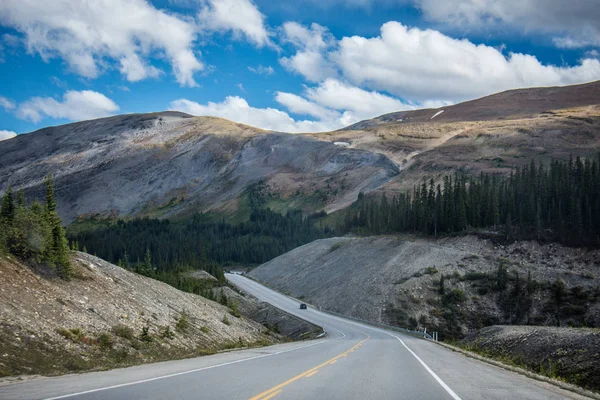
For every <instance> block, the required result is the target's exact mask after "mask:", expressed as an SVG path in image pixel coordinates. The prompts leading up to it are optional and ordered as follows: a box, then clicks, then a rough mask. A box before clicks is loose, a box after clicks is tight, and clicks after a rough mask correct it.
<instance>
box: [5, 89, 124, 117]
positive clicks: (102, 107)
mask: <svg viewBox="0 0 600 400" xmlns="http://www.w3.org/2000/svg"><path fill="white" fill-rule="evenodd" d="M118 110H119V106H118V105H116V104H115V103H114V102H113V101H112V100H111V99H109V98H108V97H106V96H104V95H103V94H101V93H98V92H94V91H91V90H82V91H79V92H78V91H75V90H68V91H67V92H65V94H64V95H63V98H62V101H59V100H56V99H54V98H52V97H32V98H31V99H29V100H27V101H25V102H23V103H21V104H19V106H18V108H17V110H16V115H17V117H18V118H21V119H27V120H30V121H32V122H35V123H37V122H39V121H41V120H42V119H43V118H45V117H51V118H57V119H68V120H70V121H81V120H86V119H93V118H100V117H106V116H109V115H112V114H114V113H116V112H117V111H118Z"/></svg>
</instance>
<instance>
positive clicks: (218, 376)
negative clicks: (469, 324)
mask: <svg viewBox="0 0 600 400" xmlns="http://www.w3.org/2000/svg"><path fill="white" fill-rule="evenodd" d="M227 278H228V279H229V280H230V281H231V282H233V283H234V284H236V285H237V286H239V287H240V288H242V289H244V290H246V291H248V292H250V293H252V294H253V295H255V296H256V297H258V298H259V299H261V300H263V301H267V302H269V303H271V304H273V305H275V306H277V307H279V308H281V309H283V310H285V311H287V312H289V313H292V314H295V315H298V316H301V317H302V318H304V319H307V320H309V321H311V322H313V323H315V324H318V325H321V326H323V327H324V328H325V330H326V332H327V336H326V337H324V338H322V339H318V340H313V341H307V342H296V343H289V344H283V345H277V346H271V347H267V348H261V349H253V350H243V351H236V352H230V353H223V354H217V355H213V356H206V357H200V358H194V359H187V360H179V361H170V362H162V363H155V364H147V365H142V366H136V367H131V368H123V369H118V370H113V371H106V372H93V373H87V374H78V375H69V376H63V377H57V378H47V379H40V380H32V381H29V382H24V383H19V384H13V385H8V386H2V387H0V399H2V400H9V399H26V400H35V399H77V400H107V399H130V400H136V399H140V400H141V399H167V400H179V399H227V400H229V399H252V400H268V399H276V400H286V399H340V400H342V399H343V400H350V399H455V400H457V399H503V400H504V399H540V400H542V399H544V400H545V399H564V398H571V399H583V398H584V397H581V396H579V395H576V394H573V393H570V392H567V391H563V390H561V389H558V388H556V387H554V386H552V385H549V384H546V383H543V382H539V381H536V380H532V379H529V378H527V377H524V376H522V375H519V374H515V373H512V372H509V371H506V370H504V369H501V368H497V367H494V366H491V365H489V364H486V363H483V362H480V361H476V360H473V359H470V358H467V357H464V356H462V355H460V354H457V353H454V352H452V351H450V350H447V349H446V348H443V347H441V346H438V345H436V344H435V343H431V342H428V341H425V340H421V339H417V338H413V337H410V336H405V335H402V334H399V333H396V332H391V331H386V330H382V329H379V328H373V327H370V326H366V325H362V324H359V323H356V322H353V321H349V320H346V319H343V318H339V317H334V316H331V315H329V314H325V313H322V312H320V311H317V310H314V309H311V308H309V309H308V310H300V309H299V303H298V302H297V301H295V300H293V299H290V298H289V297H287V296H284V295H281V294H279V293H277V292H274V291H272V290H270V289H268V288H266V287H264V286H261V285H259V284H258V283H256V282H254V281H251V280H249V279H247V278H244V277H243V276H239V275H228V276H227Z"/></svg>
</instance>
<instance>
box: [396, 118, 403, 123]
mask: <svg viewBox="0 0 600 400" xmlns="http://www.w3.org/2000/svg"><path fill="white" fill-rule="evenodd" d="M396 121H398V122H402V121H404V118H398V119H397V120H396Z"/></svg>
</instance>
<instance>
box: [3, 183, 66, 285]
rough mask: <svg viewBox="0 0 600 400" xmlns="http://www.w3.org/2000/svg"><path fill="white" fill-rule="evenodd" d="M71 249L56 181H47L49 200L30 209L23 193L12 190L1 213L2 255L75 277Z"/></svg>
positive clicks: (4, 197)
mask: <svg viewBox="0 0 600 400" xmlns="http://www.w3.org/2000/svg"><path fill="white" fill-rule="evenodd" d="M69 251H70V250H69V246H68V243H67V239H66V236H65V230H64V228H63V227H62V222H61V220H60V217H59V216H58V214H57V212H56V200H55V194H54V182H53V180H52V177H51V176H48V177H47V178H46V198H45V204H44V205H42V204H40V203H38V202H37V201H35V202H33V203H32V204H31V205H30V206H27V203H26V201H25V196H24V194H23V191H19V192H18V193H17V195H16V198H15V196H14V193H13V191H12V188H10V187H9V188H8V189H7V191H6V193H4V196H3V197H2V208H1V210H0V254H2V253H9V254H12V255H14V256H15V257H17V258H19V259H20V260H22V261H25V262H28V263H34V264H42V265H45V266H48V267H51V268H52V269H54V270H55V271H56V273H57V274H58V275H59V276H60V277H61V278H63V279H66V280H68V279H70V278H71V277H72V276H73V268H72V266H71V264H70V262H69Z"/></svg>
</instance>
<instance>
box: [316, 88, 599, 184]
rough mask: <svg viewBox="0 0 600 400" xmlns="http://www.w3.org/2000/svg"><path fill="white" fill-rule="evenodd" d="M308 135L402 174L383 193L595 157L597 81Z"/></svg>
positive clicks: (398, 115) (503, 95)
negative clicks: (448, 177) (446, 178)
mask: <svg viewBox="0 0 600 400" xmlns="http://www.w3.org/2000/svg"><path fill="white" fill-rule="evenodd" d="M314 136H315V137H318V138H320V139H323V140H325V139H327V140H332V141H341V142H346V143H348V144H349V148H357V149H364V150H368V151H372V152H378V153H381V154H385V155H386V156H388V157H389V158H390V159H392V160H393V161H394V162H396V163H397V164H398V165H399V166H400V167H401V169H402V173H401V174H399V175H398V176H397V177H396V178H394V179H393V180H392V181H391V182H390V183H388V184H386V185H385V186H384V187H383V188H382V190H384V191H387V192H391V193H393V192H395V191H398V190H405V189H409V188H412V186H413V185H414V184H415V183H418V182H420V181H421V180H422V179H423V178H426V179H429V178H434V179H439V178H440V177H441V176H442V175H445V174H452V173H453V172H454V171H457V170H459V171H462V172H465V173H468V174H473V175H478V174H479V173H480V172H481V171H483V172H499V173H508V172H509V171H510V170H511V168H513V167H515V166H520V165H523V164H526V163H528V162H530V160H531V159H534V160H536V162H538V161H542V162H545V163H547V162H549V161H550V160H552V159H562V160H568V159H569V157H570V156H573V157H577V156H582V157H587V156H594V157H595V156H596V155H597V154H596V153H597V151H598V148H599V146H600V82H592V83H589V84H584V85H575V86H566V87H556V88H533V89H522V90H512V91H507V92H503V93H499V94H495V95H491V96H488V97H484V98H482V99H477V100H473V101H468V102H464V103H460V104H457V105H454V106H449V107H444V108H440V109H426V110H417V111H405V112H399V113H392V114H386V115H383V116H381V117H378V118H374V119H372V120H368V121H363V122H361V123H358V124H355V125H352V126H350V127H348V128H346V129H344V130H340V131H336V132H330V133H319V134H314Z"/></svg>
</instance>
